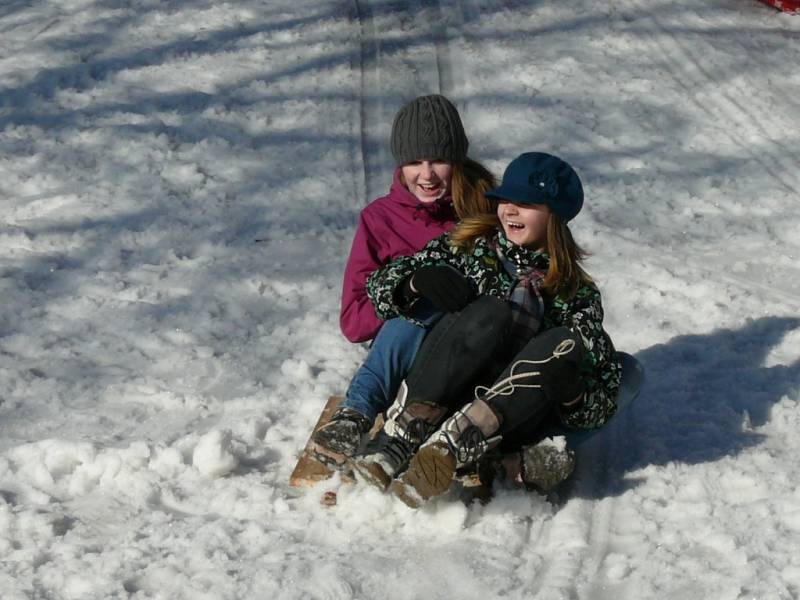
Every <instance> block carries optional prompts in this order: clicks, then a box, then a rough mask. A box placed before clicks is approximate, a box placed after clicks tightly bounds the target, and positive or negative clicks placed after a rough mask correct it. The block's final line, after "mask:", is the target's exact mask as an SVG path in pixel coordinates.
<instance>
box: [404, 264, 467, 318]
mask: <svg viewBox="0 0 800 600" xmlns="http://www.w3.org/2000/svg"><path fill="white" fill-rule="evenodd" d="M404 287H405V288H406V289H405V290H404V291H405V294H408V293H409V292H410V293H411V294H414V295H416V296H422V297H423V298H427V299H428V300H430V301H431V302H432V303H433V305H434V306H435V307H436V308H438V309H439V310H443V311H445V312H456V311H458V310H461V309H462V308H464V307H465V306H466V305H467V304H469V303H470V301H471V300H472V299H473V298H474V297H475V290H474V289H473V288H472V284H471V283H470V282H469V279H467V278H466V277H464V276H463V275H462V274H461V273H459V272H458V271H456V270H455V269H454V268H453V267H448V266H446V265H431V266H429V267H422V268H421V269H418V270H417V271H416V272H415V273H414V274H413V275H412V276H411V277H409V278H408V279H407V280H406V282H405V286H404ZM405 294H404V295H405Z"/></svg>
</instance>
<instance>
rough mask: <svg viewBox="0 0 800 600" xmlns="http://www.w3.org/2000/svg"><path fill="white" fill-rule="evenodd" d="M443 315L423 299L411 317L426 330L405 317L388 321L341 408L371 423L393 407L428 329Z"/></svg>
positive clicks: (374, 342)
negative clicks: (353, 412) (352, 411)
mask: <svg viewBox="0 0 800 600" xmlns="http://www.w3.org/2000/svg"><path fill="white" fill-rule="evenodd" d="M442 314H443V313H442V312H440V311H438V310H437V309H436V308H434V307H433V306H432V305H431V304H430V303H428V302H427V301H425V300H422V301H420V302H419V303H418V304H417V305H416V306H415V307H414V310H413V312H412V315H411V316H412V317H413V318H414V319H416V320H417V321H419V322H420V323H421V324H422V325H423V326H422V327H420V326H419V325H415V324H414V323H412V322H411V321H408V320H406V319H403V318H401V317H398V318H396V319H389V320H388V321H386V322H385V323H384V324H383V327H381V329H380V331H379V332H378V335H377V336H375V339H374V340H373V342H372V346H371V347H370V350H369V354H367V358H366V359H365V360H364V363H363V364H362V365H361V366H360V367H359V369H358V371H356V374H355V375H354V376H353V379H352V381H351V382H350V386H349V387H348V388H347V394H346V395H345V399H344V400H343V401H342V403H341V404H340V405H339V406H341V407H346V408H352V409H353V410H357V411H358V412H360V413H361V414H363V415H365V416H366V417H367V418H369V419H371V420H375V417H376V416H378V413H380V412H383V411H384V410H386V409H387V408H389V406H391V404H392V402H394V398H395V396H396V395H397V390H398V389H399V388H400V383H401V382H402V381H403V379H405V377H406V375H408V372H409V371H410V370H411V365H412V364H413V363H414V358H416V356H417V352H418V351H419V348H420V346H421V345H422V341H423V340H424V339H425V336H426V335H427V333H428V330H429V329H431V328H432V327H433V326H434V325H435V324H436V322H437V321H438V320H439V319H440V318H441V317H442Z"/></svg>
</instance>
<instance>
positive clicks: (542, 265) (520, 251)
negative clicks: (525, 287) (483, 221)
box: [493, 229, 550, 273]
mask: <svg viewBox="0 0 800 600" xmlns="http://www.w3.org/2000/svg"><path fill="white" fill-rule="evenodd" d="M493 245H494V247H495V251H496V252H497V253H498V254H499V255H500V256H501V257H502V258H505V259H506V260H509V261H511V262H512V263H513V264H514V266H515V267H516V268H517V270H518V272H519V273H529V272H531V271H544V272H546V271H547V269H548V268H549V266H550V255H549V254H547V252H541V251H539V250H531V249H530V248H526V247H525V246H518V245H516V244H514V243H513V242H510V241H509V240H508V238H506V236H505V234H504V233H503V231H502V230H499V229H498V230H497V233H496V234H495V237H494V240H493Z"/></svg>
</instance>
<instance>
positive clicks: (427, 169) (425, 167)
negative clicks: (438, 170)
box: [422, 160, 433, 180]
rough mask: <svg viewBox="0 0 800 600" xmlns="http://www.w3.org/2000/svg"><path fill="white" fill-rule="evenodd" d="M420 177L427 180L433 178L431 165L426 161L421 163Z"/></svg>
mask: <svg viewBox="0 0 800 600" xmlns="http://www.w3.org/2000/svg"><path fill="white" fill-rule="evenodd" d="M422 176H423V177H424V178H425V179H427V180H430V178H431V177H432V176H433V165H432V164H431V163H429V162H428V161H427V160H425V161H422Z"/></svg>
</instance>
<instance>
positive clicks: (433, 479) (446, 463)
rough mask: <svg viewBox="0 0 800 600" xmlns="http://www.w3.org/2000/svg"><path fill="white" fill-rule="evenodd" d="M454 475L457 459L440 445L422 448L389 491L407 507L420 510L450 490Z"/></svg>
mask: <svg viewBox="0 0 800 600" xmlns="http://www.w3.org/2000/svg"><path fill="white" fill-rule="evenodd" d="M455 472H456V459H455V456H453V455H452V454H451V453H450V452H448V451H447V450H446V449H444V448H442V447H441V446H439V445H437V444H431V445H430V446H423V447H422V448H420V450H419V452H417V453H416V454H415V455H414V457H413V458H412V459H411V462H410V463H409V465H408V470H407V471H406V472H405V473H403V474H402V475H401V476H400V478H399V479H398V480H397V481H396V482H395V483H394V484H392V486H391V488H390V489H391V491H392V492H393V493H394V494H395V495H396V496H397V497H398V498H399V499H400V500H402V501H403V502H405V503H406V504H408V506H411V507H412V508H418V507H419V506H421V505H422V503H424V502H426V501H427V500H429V499H431V498H434V497H436V496H441V495H442V494H444V493H445V492H446V491H447V490H448V489H450V484H451V483H452V482H453V475H454V474H455Z"/></svg>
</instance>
